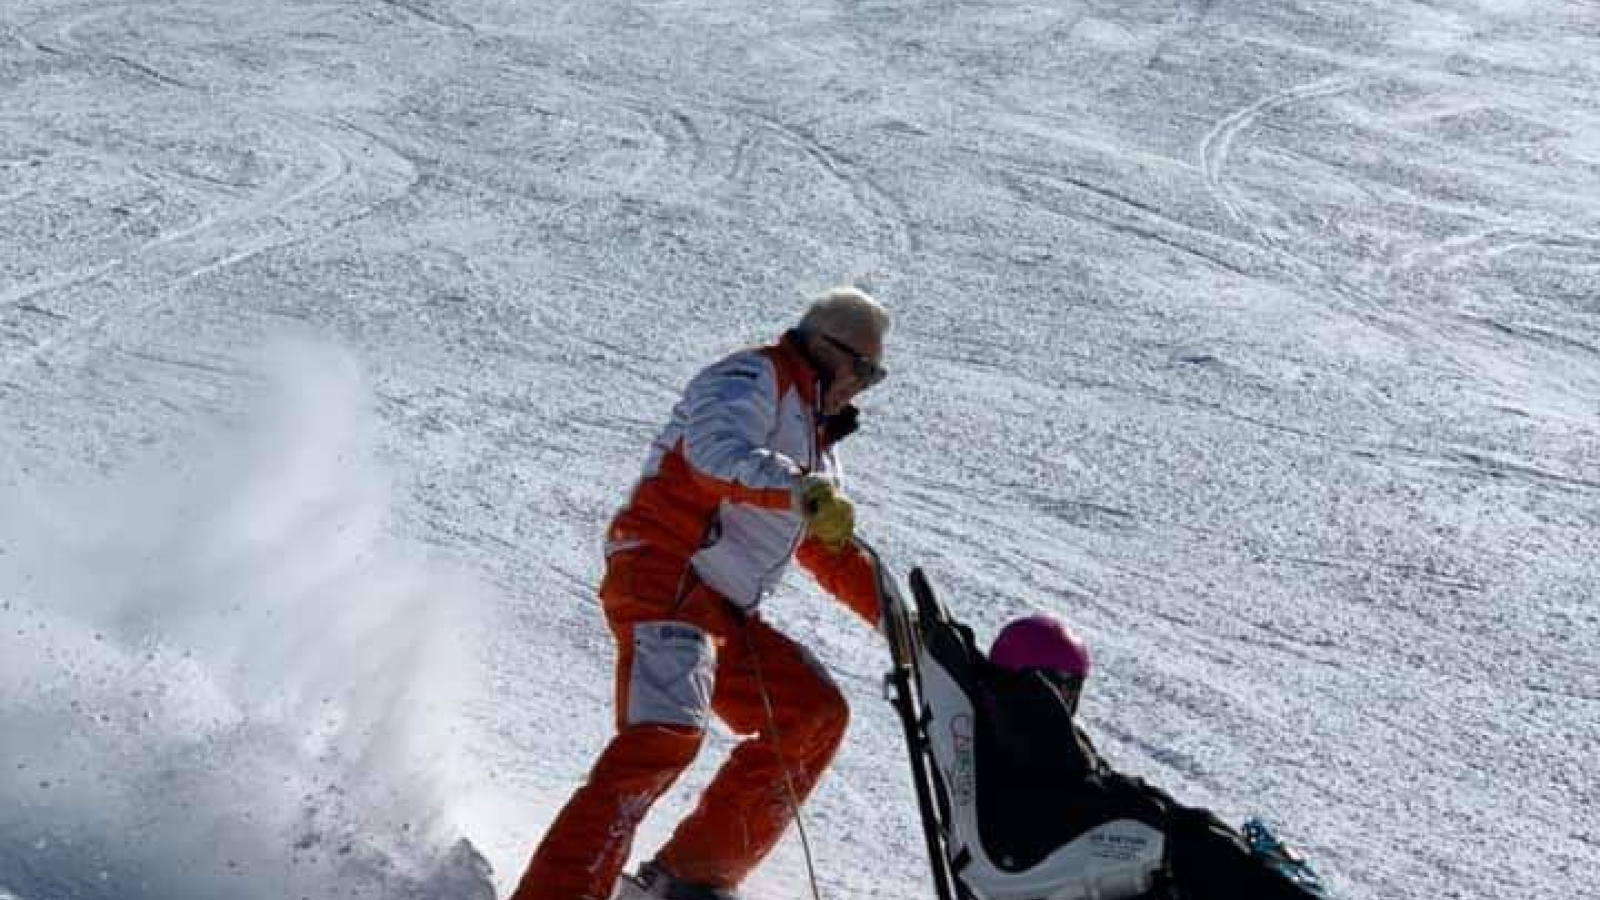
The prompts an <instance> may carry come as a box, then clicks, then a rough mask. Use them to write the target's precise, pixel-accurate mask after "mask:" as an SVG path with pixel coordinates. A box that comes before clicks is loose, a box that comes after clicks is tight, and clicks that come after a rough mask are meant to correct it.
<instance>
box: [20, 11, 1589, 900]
mask: <svg viewBox="0 0 1600 900" xmlns="http://www.w3.org/2000/svg"><path fill="white" fill-rule="evenodd" d="M0 98H3V103H0V209H3V213H4V214H3V216H0V673H3V678H0V894H4V893H6V892H9V893H13V894H16V895H19V896H22V897H24V898H27V900H55V898H81V900H138V898H161V900H186V898H196V900H208V898H220V897H224V896H226V897H230V898H257V897H260V898H267V897H284V896H295V897H298V896H306V897H312V898H324V897H326V898H332V897H336V896H339V897H347V896H401V895H405V894H407V893H408V892H409V893H412V894H415V893H416V892H417V891H419V890H424V888H423V887H422V885H423V883H424V882H425V881H426V880H427V878H429V877H431V876H430V875H429V873H430V872H431V871H432V870H433V868H434V867H435V863H436V861H437V859H438V858H440V857H442V856H443V855H444V854H445V853H446V852H447V849H448V847H449V845H450V844H451V843H452V842H453V841H454V840H455V839H456V838H457V837H459V836H462V835H466V836H469V837H470V838H471V839H472V840H473V841H474V842H475V843H476V844H477V845H478V846H479V847H481V848H482V849H483V850H484V852H485V853H486V854H487V855H488V856H489V858H490V859H491V860H492V862H493V863H494V864H495V866H496V869H497V873H498V877H499V880H500V887H501V890H502V891H504V890H506V889H507V888H508V887H509V885H510V883H511V881H512V880H513V879H514V878H515V876H516V875H517V873H518V872H519V871H520V867H521V865H522V863H523V861H524V859H525V857H526V854H527V853H528V851H529V850H530V849H531V847H532V844H533V843H534V842H535V841H536V840H537V838H538V837H539V835H540V834H541V833H542V830H543V828H544V826H545V825H546V824H547V823H548V821H549V819H550V818H551V816H553V814H554V812H555V809H556V807H557V805H558V804H559V803H560V802H561V801H562V800H563V799H564V798H565V796H566V794H567V792H568V791H569V790H570V789H571V787H572V786H573V785H574V784H575V782H576V780H577V779H578V778H580V777H581V775H582V773H583V771H584V769H585V767H586V765H587V763H588V762H589V760H590V758H591V756H592V754H593V753H594V752H595V751H596V750H597V749H598V748H599V746H600V745H601V743H602V741H603V740H604V737H605V735H606V733H607V731H608V728H609V724H610V711H609V707H608V703H609V697H610V693H611V687H610V674H609V667H610V644H609V638H608V636H607V634H606V632H605V631H604V629H603V628H602V627H601V626H600V624H599V619H598V615H597V612H596V609H595V607H594V601H593V598H592V586H593V584H594V582H595V580H596V578H597V576H598V572H599V537H600V533H601V530H602V528H603V524H604V522H605V520H606V518H607V516H608V515H609V514H610V513H611V511H612V510H613V509H614V508H615V506H616V504H617V503H618V502H619V501H620V500H621V499H622V497H623V495H624V492H625V491H626V489H627V487H628V485H629V484H630V482H631V480H632V478H633V477H634V474H635V472H636V470H637V466H638V464H639V462H640V461H641V459H642V456H643V449H644V444H645V442H646V441H647V440H648V438H649V436H650V435H651V433H652V432H653V430H654V428H655V426H656V425H657V424H658V423H659V422H660V421H661V419H662V418H663V416H664V415H665V414H666V411H667V408H668V406H669V404H670V403H671V400H672V398H673V396H674V392H675V391H676V389H677V388H678V386H680V385H681V384H682V383H683V382H684V381H685V380H686V379H687V377H688V376H689V375H691V374H692V373H693V372H694V370H695V369H696V368H697V367H698V366H699V365H702V364H704V363H705V362H707V361H709V360H710V359H712V358H714V357H715V356H716V355H717V354H719V353H722V352H724V351H726V350H729V349H732V348H734V347H737V346H739V345H741V344H744V343H747V342H750V341H757V340H763V339H766V338H769V337H772V336H774V335H775V334H776V333H777V332H778V331H780V330H781V329H782V328H783V327H784V326H785V325H786V324H787V323H788V322H789V320H790V318H791V317H792V316H793V315H794V314H795V313H796V311H797V310H798V309H799V308H800V306H801V305H802V304H803V302H804V300H805V299H806V298H807V297H808V296H810V295H811V294H812V293H814V292H815V291H817V290H819V289H821V288H823V287H826V286H829V285H831V284H834V283H837V282H853V283H857V284H861V285H863V286H865V287H867V288H868V289H870V290H873V291H874V292H876V293H877V294H878V295H879V296H880V297H881V298H882V299H883V300H884V301H885V302H886V303H887V304H888V305H890V306H891V308H892V310H893V311H894V313H895V314H896V316H897V323H896V326H895V330H894V332H893V333H892V334H891V337H890V343H889V353H890V359H889V362H890V365H891V368H892V369H893V372H894V374H893V377H892V379H891V380H890V382H889V383H888V384H887V385H885V386H884V387H883V388H881V389H879V390H878V391H876V392H875V393H874V394H873V395H871V396H869V397H868V398H867V399H866V403H865V406H866V407H867V413H868V422H867V427H866V429H865V431H864V433H863V434H862V435H861V436H860V437H859V438H857V439H854V440H853V446H852V447H851V448H850V449H849V457H850V458H849V462H850V464H851V468H852V474H853V485H854V492H855V493H856V495H857V496H858V498H859V501H860V504H861V507H862V510H861V515H860V518H861V520H862V521H863V523H864V527H865V528H867V529H870V531H871V533H872V535H873V536H874V537H875V539H876V540H877V541H878V542H879V543H880V544H881V545H883V546H884V548H885V549H886V551H888V552H889V553H890V555H891V556H892V558H893V559H894V560H896V561H897V563H898V564H899V565H901V566H903V567H904V566H910V565H912V564H921V565H924V566H926V567H927V568H928V569H929V570H930V572H931V573H932V575H933V577H934V579H935V580H936V581H937V582H939V583H940V584H941V585H942V586H943V587H944V588H945V590H946V591H947V593H948V594H949V596H950V599H951V601H952V602H953V603H954V604H955V606H956V607H957V609H958V610H960V611H961V613H962V614H963V615H964V616H966V617H967V618H968V619H969V620H970V621H971V622H972V623H973V624H974V625H975V627H977V628H978V630H979V631H980V633H982V634H985V635H987V634H988V633H990V632H992V630H993V628H994V627H995V626H997V625H998V624H999V623H1001V622H1002V621H1004V620H1006V619H1007V618H1009V617H1011V616H1013V615H1015V614H1017V613H1019V612H1022V611H1024V610H1028V609H1048V610H1051V611H1054V612H1056V613H1058V614H1061V615H1063V616H1066V617H1068V618H1069V619H1071V620H1072V621H1073V622H1074V623H1075V624H1077V625H1078V626H1079V627H1080V628H1081V630H1082V631H1083V632H1084V633H1085V634H1086V635H1087V636H1089V637H1090V638H1091V639H1092V641H1093V644H1094V649H1095V652H1096V657H1097V660H1098V663H1099V674H1098V676H1097V678H1096V679H1095V681H1094V682H1093V684H1092V686H1091V689H1090V693H1089V696H1088V698H1087V701H1086V703H1087V706H1086V715H1087V718H1088V721H1089V723H1090V725H1091V727H1092V728H1093V730H1094V731H1095V733H1096V734H1097V735H1098V736H1099V737H1100V739H1101V743H1102V746H1103V748H1104V749H1105V750H1106V751H1107V752H1108V754H1109V755H1111V756H1112V757H1113V758H1114V759H1115V760H1116V761H1117V762H1118V763H1119V764H1120V765H1122V766H1124V767H1125V768H1127V769H1130V770H1134V771H1137V772H1140V773H1142V774H1144V775H1146V776H1147V777H1149V778H1150V779H1151V780H1153V781H1155V782H1157V783H1160V784H1163V785H1166V786H1168V787H1170V788H1171V789H1172V790H1173V791H1174V792H1175V793H1177V794H1178V795H1179V796H1181V797H1184V798H1187V799H1190V800H1193V801H1195V802H1199V803H1205V804H1211V805H1215V806H1216V807H1217V808H1218V809H1219V810H1220V811H1222V812H1223V813H1225V814H1226V815H1227V816H1229V817H1231V818H1238V817H1240V816H1242V815H1244V814H1247V813H1252V812H1260V813H1263V814H1265V815H1266V816H1267V817H1268V818H1270V819H1271V820H1273V821H1274V822H1275V823H1276V824H1278V825H1279V826H1280V828H1281V830H1282V831H1284V832H1285V833H1287V834H1288V835H1290V836H1291V837H1293V838H1295V839H1297V840H1298V841H1300V842H1301V843H1303V844H1305V845H1306V846H1307V847H1308V848H1309V849H1310V850H1311V852H1312V854H1313V856H1314V858H1315V859H1316V860H1317V861H1318V862H1319V863H1320V867H1321V869H1322V870H1323V871H1324V872H1325V874H1326V875H1327V876H1328V880H1329V881H1330V883H1331V884H1332V885H1333V887H1334V888H1335V889H1336V890H1337V891H1338V892H1339V893H1340V894H1341V896H1346V897H1349V898H1355V900H1366V898H1382V900H1401V898H1430V900H1431V898H1435V897H1441V896H1444V897H1466V898H1475V897H1484V898H1502V897H1517V898H1529V900H1538V898H1563V900H1565V898H1570V897H1574V896H1583V895H1584V894H1585V893H1586V892H1589V891H1590V890H1591V888H1590V887H1589V881H1590V879H1589V877H1588V873H1589V872H1591V871H1593V870H1594V869H1595V868H1596V866H1597V865H1600V814H1597V813H1596V812H1595V809H1596V805H1597V802H1600V779H1597V778H1596V777H1595V774H1594V759H1595V758H1596V756H1597V754H1600V662H1597V660H1600V607H1597V604H1596V600H1595V598H1594V594H1595V589H1596V586H1597V584H1600V578H1597V575H1596V570H1595V562H1594V560H1595V558H1596V550H1597V544H1600V537H1597V535H1600V528H1597V526H1600V503H1597V501H1600V452H1597V451H1596V446H1597V444H1596V437H1597V433H1600V196H1597V189H1596V187H1595V186H1596V185H1597V184H1600V8H1597V7H1596V6H1595V5H1594V4H1593V3H1592V2H1563V0H1550V2H1529V3H1523V2H1516V0H1436V2H1427V3H1423V2H1409V3H1379V2H1374V0H1368V2H1331V0H1326V2H1325V0H1295V2H1274V3H1256V2H1235V3H1218V2H1205V0H1159V2H1157V0H1126V2H1118V3H1109V2H1063V3H1036V4H1030V3H1024V2H1020V0H994V2H985V3H966V2H948V0H947V2H931V3H920V2H918V3H914V2H909V0H892V2H889V0H883V2H865V3H854V2H820V0H799V2H794V3H782V4H768V3H752V2H748V0H682V2H667V0H663V2H595V3H554V2H504V0H403V2H402V0H356V2H342V3H334V2H307V0H277V2H267V3H247V2H242V0H208V2H204V3H201V2H189V3H185V2H166V0H150V2H130V3H103V2H81V0H80V2H47V0H7V2H6V3H5V4H4V5H3V6H0ZM771 615H772V617H773V618H774V619H775V620H777V621H780V622H781V623H783V624H784V625H785V626H787V627H789V628H790V629H792V630H793V631H794V632H795V633H797V634H802V635H805V636H806V637H807V638H808V639H809V640H810V641H811V642H812V644H813V645H814V646H815V648H816V649H817V650H818V652H819V654H820V655H822V656H823V657H824V658H825V659H826V661H827V662H828V663H829V664H830V665H831V666H832V667H833V668H834V670H835V671H836V673H837V674H838V676H839V678H840V680H841V682H842V683H843V684H845V685H846V687H847V688H848V690H849V691H850V693H851V696H852V700H853V702H854V706H855V718H854V727H853V731H852V735H851V737H850V739H849V742H848V744H847V746H846V748H845V750H844V751H843V753H842V755H841V758H840V760H839V762H838V764H837V767H836V769H835V771H834V772H833V773H832V775H831V776H830V777H829V779H828V780H827V781H826V782H825V784H824V786H823V787H822V789H821V790H820V792H819V794H818V796H817V797H816V799H815V801H814V802H813V804H812V805H811V807H810V808H809V809H808V813H807V822H808V824H809V826H810V833H811V836H812V838H813V841H814V844H815V846H816V850H817V856H818V862H819V865H820V867H821V871H820V877H821V883H822V889H823V894H824V897H825V898H826V900H846V898H849V900H867V898H874V897H881V898H885V900H910V898H916V897H922V896H925V894H926V878H925V874H924V865H923V861H922V857H921V843H920V837H919V835H918V834H917V832H916V826H915V823H914V805H913V803H912V799H911V796H910V791H909V786H908V784H907V780H906V776H905V772H904V763H903V754H902V748H901V745H900V743H899V737H898V734H897V732H896V726H895V723H894V720H893V718H892V716H891V715H890V711H889V709H888V707H887V706H886V705H885V704H884V703H883V702H882V701H881V700H880V699H879V698H878V678H879V676H880V674H881V670H882V668H883V652H882V650H881V648H880V647H879V645H878V642H877V639H876V638H875V636H874V635H872V634H870V633H868V632H867V631H866V630H864V629H861V628H860V627H858V626H857V625H856V624H855V623H854V622H853V621H851V620H850V619H849V617H848V616H847V615H846V614H844V613H843V611H842V610H839V609H838V608H836V607H834V606H831V605H829V604H828V603H827V602H825V601H824V600H823V599H822V598H821V597H819V596H818V595H817V594H816V593H815V592H814V591H813V590H812V589H811V588H809V587H808V586H807V585H805V584H804V583H802V580H801V579H800V578H799V577H796V578H795V579H794V583H793V584H792V586H791V589H790V590H788V591H787V592H786V593H785V594H784V595H783V596H781V597H780V598H778V599H777V600H776V601H775V602H774V604H773V607H772V610H771ZM730 743H731V738H729V737H728V736H727V735H718V736H717V737H716V738H715V739H714V740H713V741H712V742H711V744H710V745H709V747H708V752H707V753H706V755H705V758H704V759H703V760H702V761H701V764H699V765H697V767H696V769H695V770H694V771H693V772H692V773H691V774H690V775H689V776H688V777H686V778H685V779H684V781H683V783H682V784H680V785H679V786H678V787H677V788H676V789H675V790H674V791H673V793H672V794H670V795H669V796H668V797H667V798H666V799H665V800H664V801H663V803H662V805H661V807H660V808H659V809H658V812H657V814H656V815H654V816H652V818H651V819H649V820H648V821H647V822H646V825H645V828H644V834H643V837H642V839H641V847H640V850H641V852H648V851H649V850H650V849H653V842H654V841H656V840H659V839H660V838H661V837H662V836H663V834H664V832H665V831H666V830H667V829H668V828H670V826H671V825H672V817H673V814H674V812H677V811H681V810H682V808H683V805H684V804H685V803H686V802H688V799H689V798H690V797H691V796H692V794H693V792H694V791H695V789H696V788H697V787H698V786H699V785H700V784H703V783H704V780H705V778H706V776H707V775H708V773H709V769H710V767H711V766H712V765H713V764H714V763H715V762H716V761H717V759H718V758H719V756H720V753H721V752H722V751H723V750H725V749H726V747H727V746H729V744H730ZM801 871H802V870H801V861H800V855H799V852H798V848H797V847H796V846H794V845H792V844H785V845H784V846H783V847H782V848H781V849H780V850H779V852H778V853H777V855H776V857H775V858H774V860H773V861H772V862H771V864H770V865H769V866H767V867H766V868H765V869H764V870H763V871H762V872H761V873H760V874H759V875H758V877H757V882H758V883H757V884H756V885H755V886H754V887H753V893H755V894H756V895H757V896H771V897H779V896H795V895H796V893H797V892H800V891H802V890H803V888H802V885H803V876H802V874H801ZM424 892H425V890H424Z"/></svg>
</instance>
